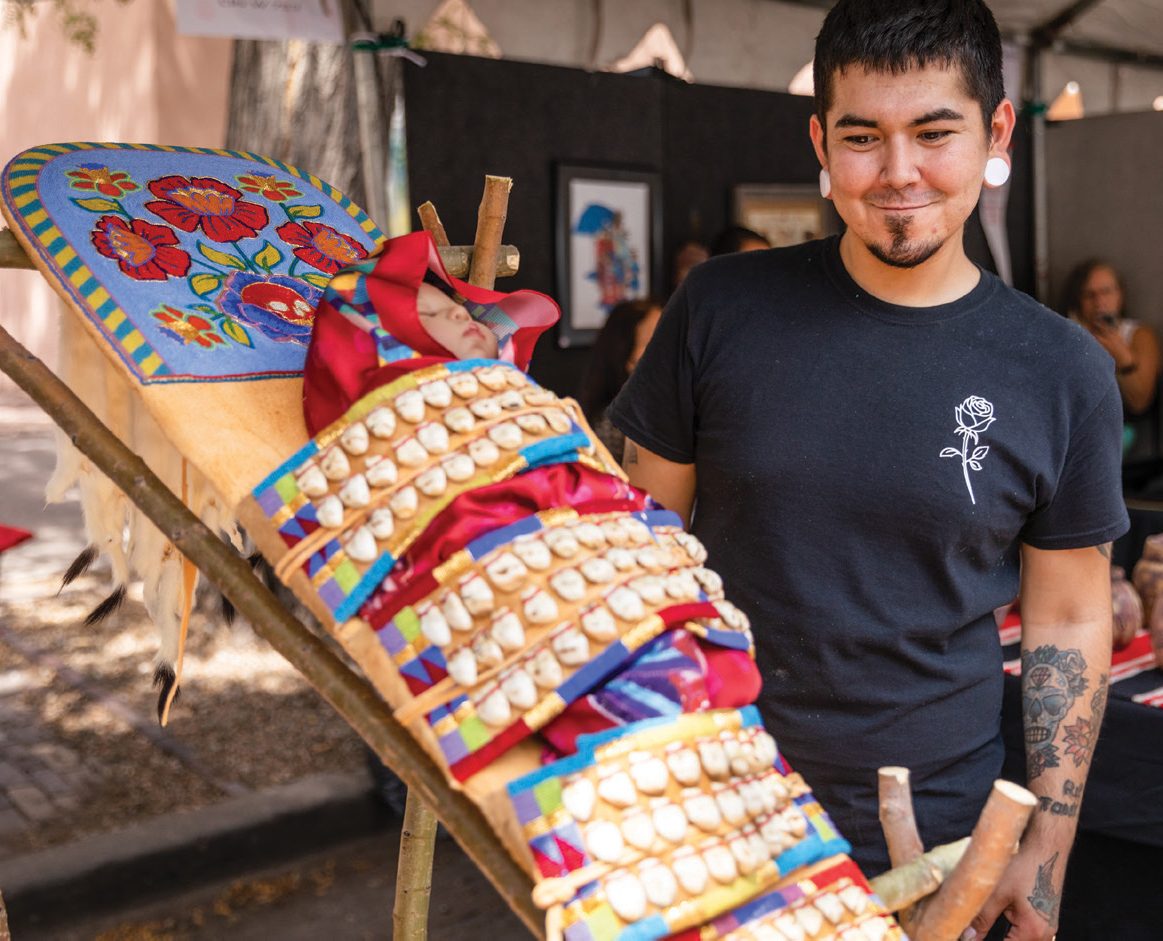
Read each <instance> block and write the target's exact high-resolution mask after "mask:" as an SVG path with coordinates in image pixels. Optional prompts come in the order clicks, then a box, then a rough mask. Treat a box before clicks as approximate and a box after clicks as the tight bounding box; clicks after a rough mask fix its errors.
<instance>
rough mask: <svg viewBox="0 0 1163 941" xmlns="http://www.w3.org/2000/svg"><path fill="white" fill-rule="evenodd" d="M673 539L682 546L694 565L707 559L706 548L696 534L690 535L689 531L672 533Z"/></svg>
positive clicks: (700, 563)
mask: <svg viewBox="0 0 1163 941" xmlns="http://www.w3.org/2000/svg"><path fill="white" fill-rule="evenodd" d="M674 541H675V542H677V543H678V544H679V545H680V546H682V548H683V551H684V552H685V553H686V554H687V555H689V556H690V557H691V559H693V560H694V562H695V564H696V565H702V564H703V563H704V562H706V561H707V550H706V548H705V547H704V546H703V544H702V543H701V542H699V540H698V537H697V536H692V535H691V534H690V533H686V532H682V533H675V534H674Z"/></svg>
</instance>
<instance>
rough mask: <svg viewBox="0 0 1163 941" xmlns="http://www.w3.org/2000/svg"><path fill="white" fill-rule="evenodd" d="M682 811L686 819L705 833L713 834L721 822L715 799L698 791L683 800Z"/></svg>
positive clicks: (721, 816)
mask: <svg viewBox="0 0 1163 941" xmlns="http://www.w3.org/2000/svg"><path fill="white" fill-rule="evenodd" d="M682 809H683V810H685V811H686V815H687V819H688V820H689V821H690V822H691V823H693V824H694V825H695V826H696V827H698V828H699V829H700V830H702V831H703V832H705V833H714V832H715V831H716V830H718V829H719V824H721V823H722V822H723V815H722V814H721V813H720V812H719V805H718V804H716V803H715V799H714V798H713V797H711V795H710V794H704V793H703V792H702V791H699V790H694V793H693V794H691V796H690V797H686V798H684V800H683V802H682Z"/></svg>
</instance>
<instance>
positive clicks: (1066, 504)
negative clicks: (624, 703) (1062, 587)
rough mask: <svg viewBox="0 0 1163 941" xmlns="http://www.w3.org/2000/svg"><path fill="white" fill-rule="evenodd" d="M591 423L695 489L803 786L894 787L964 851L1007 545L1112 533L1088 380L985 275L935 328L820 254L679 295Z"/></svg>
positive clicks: (1083, 353) (988, 755)
mask: <svg viewBox="0 0 1163 941" xmlns="http://www.w3.org/2000/svg"><path fill="white" fill-rule="evenodd" d="M611 417H612V419H613V421H614V423H615V424H616V425H617V426H618V427H619V428H621V429H622V431H624V432H625V433H626V435H627V437H628V438H630V439H632V440H633V441H635V442H637V443H638V444H640V445H642V446H644V447H646V448H648V449H649V450H651V451H653V452H654V453H656V454H658V455H660V456H662V457H664V458H667V459H668V460H671V461H676V462H679V463H694V464H695V465H696V471H697V485H696V486H697V490H696V511H695V519H694V524H693V531H694V532H695V533H696V534H697V535H698V536H699V538H700V539H702V541H703V542H704V543H705V544H706V546H707V549H708V550H709V553H710V558H709V563H708V564H710V565H712V566H713V567H714V568H715V569H716V570H717V571H718V572H720V573H721V574H722V576H723V578H724V580H725V583H726V587H727V592H728V596H729V597H730V598H731V599H732V600H733V601H734V602H735V603H737V604H738V605H739V606H740V607H741V608H743V609H744V611H746V612H747V613H748V615H749V616H750V617H751V619H752V627H753V630H754V633H755V640H756V647H757V655H758V660H759V665H760V668H761V670H762V673H763V680H764V686H763V691H762V693H761V695H760V701H759V705H760V708H761V710H762V711H763V713H764V716H765V719H766V721H767V722H768V725H769V727H770V728H771V730H772V732H773V734H774V735H775V736H776V738H777V740H778V741H779V742H780V745H781V747H782V748H783V750H784V751H785V753H786V754H787V755H788V757H789V760H790V761H791V762H792V763H793V765H797V764H798V765H799V767H800V770H802V771H803V772H804V774H805V777H807V779H808V783H809V784H811V785H813V786H814V787H816V788H817V790H818V791H819V790H822V789H823V790H826V789H827V788H828V787H830V786H831V785H830V784H829V783H828V782H829V781H835V782H837V787H840V786H841V785H842V784H843V783H844V782H848V783H850V784H852V786H853V787H857V786H858V787H859V788H860V790H861V792H862V793H864V792H865V791H866V792H867V795H868V796H869V797H871V795H872V793H873V790H872V789H873V788H874V786H875V769H876V768H877V767H879V766H881V765H889V764H891V765H905V766H909V767H912V768H913V769H914V780H915V781H916V780H918V779H926V780H930V781H931V787H930V792H931V793H932V794H937V795H941V800H943V801H944V808H943V809H939V808H935V809H934V810H933V811H932V813H931V816H933V817H934V818H941V819H944V820H949V821H954V823H953V825H954V826H962V823H961V822H957V821H955V818H956V817H960V816H962V813H960V812H961V810H962V806H961V805H964V804H965V803H966V801H967V799H968V803H969V804H971V805H973V806H969V807H967V808H965V812H964V815H963V816H964V819H965V820H966V821H968V824H969V825H970V826H971V825H972V821H973V820H974V819H975V817H976V814H977V811H978V810H979V809H980V804H979V803H977V801H978V800H979V799H984V796H985V795H986V793H987V792H988V788H989V785H990V783H991V782H992V780H993V778H994V777H995V776H996V774H997V771H998V769H999V768H1000V760H1001V753H1000V744H999V743H1000V739H999V716H1000V708H1001V681H1002V669H1001V655H1000V648H999V644H998V639H997V632H996V627H995V624H994V620H993V610H994V608H996V607H998V606H999V605H1001V604H1004V603H1006V602H1008V601H1010V600H1012V599H1013V597H1014V595H1015V594H1016V593H1017V590H1018V568H1019V547H1020V544H1021V543H1023V542H1025V543H1028V544H1030V545H1031V546H1034V547H1036V548H1041V549H1066V548H1078V547H1083V546H1090V545H1097V544H1100V543H1104V542H1109V541H1111V540H1113V539H1114V538H1115V537H1116V536H1118V535H1120V534H1121V533H1122V532H1124V531H1125V529H1126V527H1127V517H1126V510H1125V507H1124V505H1123V502H1122V496H1121V489H1120V474H1119V471H1120V467H1119V464H1120V434H1121V405H1120V398H1119V392H1118V388H1117V386H1116V383H1115V379H1114V371H1113V367H1112V361H1111V358H1110V356H1109V355H1107V354H1106V352H1105V351H1103V350H1102V348H1101V347H1099V346H1098V344H1097V343H1096V342H1095V341H1094V340H1093V339H1092V338H1091V337H1090V336H1089V335H1088V334H1086V332H1085V331H1083V330H1081V329H1080V328H1079V327H1077V326H1076V325H1074V324H1071V323H1069V322H1068V321H1067V320H1065V319H1064V318H1062V317H1059V316H1058V315H1056V314H1054V313H1053V312H1051V311H1049V310H1047V309H1046V308H1044V307H1042V306H1041V305H1039V304H1037V303H1036V302H1035V301H1033V300H1031V299H1030V298H1029V297H1027V296H1025V295H1023V294H1020V293H1019V292H1017V291H1014V290H1012V289H1010V288H1008V287H1006V286H1005V285H1004V284H1003V283H1002V282H1001V281H999V280H998V279H997V278H995V277H994V276H993V275H991V274H988V273H985V272H983V273H982V275H981V279H980V281H979V283H978V285H977V286H976V287H975V288H974V289H973V290H972V291H971V292H970V293H969V294H967V295H965V296H964V297H962V298H961V299H959V300H957V301H955V302H953V303H950V304H944V305H941V306H938V307H930V308H908V307H900V306H897V305H893V304H888V303H885V302H883V301H880V300H878V299H877V298H874V297H871V296H870V295H868V294H867V292H865V291H863V290H862V289H861V288H860V287H859V286H858V285H857V284H856V282H854V281H853V280H852V278H851V277H850V276H849V275H848V273H847V272H846V271H845V269H844V266H843V264H842V262H841V260H840V255H839V239H838V237H834V238H831V239H826V240H823V241H818V242H810V243H807V244H804V245H799V246H795V247H792V248H786V249H773V250H770V251H763V252H751V253H747V254H740V255H730V256H724V257H722V258H715V259H712V260H711V261H709V262H707V263H705V264H703V265H701V266H699V267H698V268H696V269H695V270H694V271H692V273H691V275H690V276H689V277H688V279H687V280H686V281H685V282H684V284H683V286H682V287H681V288H680V290H679V291H678V293H677V294H676V295H675V297H674V298H673V299H672V300H671V302H670V304H669V305H668V306H667V309H666V312H665V314H664V316H663V318H662V320H661V322H660V324H659V326H658V330H657V332H656V333H655V335H654V338H653V340H652V341H651V343H650V345H649V347H648V348H647V350H646V352H645V354H644V356H643V357H642V359H641V361H640V362H639V363H638V366H637V368H636V369H635V371H634V373H633V374H632V376H631V378H630V381H629V382H628V383H627V385H626V387H625V388H624V389H623V391H622V393H621V394H620V395H619V397H618V398H617V400H616V401H615V403H614V405H613V406H612V408H611ZM967 765H973V766H974V767H973V768H972V769H971V768H969V767H967ZM813 773H814V775H815V776H816V780H813ZM821 785H824V787H823V788H821ZM850 797H851V795H850V794H848V795H841V794H839V792H837V797H836V799H835V804H834V806H839V805H841V804H843V803H845V802H846V801H848V800H849V799H850ZM922 801H923V796H922ZM958 801H960V802H961V805H958ZM856 803H860V800H857V801H856ZM825 806H828V802H827V801H826V800H825ZM953 806H955V807H956V811H957V812H956V813H954V812H952V811H951V809H950V808H951V807H953ZM830 809H831V808H830ZM921 810H922V808H919V813H918V816H919V817H920V816H922V813H921ZM865 811H866V812H870V813H871V818H870V819H871V821H872V824H874V823H875V805H874V804H873V805H872V806H871V807H870V808H865ZM841 816H843V814H841ZM865 818H866V819H864V820H858V819H856V816H853V817H852V819H851V821H850V825H849V827H848V830H847V832H846V835H848V836H849V839H851V840H853V842H854V843H859V842H860V840H861V834H860V833H859V832H853V828H855V829H856V830H859V829H860V828H862V827H863V826H864V825H865V824H867V823H868V822H869V818H868V817H867V813H866V814H865ZM922 825H923V821H922ZM841 826H842V828H844V823H843V821H841ZM875 829H877V830H878V829H879V828H875ZM968 832H969V831H968V829H964V830H962V831H961V832H957V831H954V832H953V833H952V834H950V836H953V837H956V836H963V835H965V833H968Z"/></svg>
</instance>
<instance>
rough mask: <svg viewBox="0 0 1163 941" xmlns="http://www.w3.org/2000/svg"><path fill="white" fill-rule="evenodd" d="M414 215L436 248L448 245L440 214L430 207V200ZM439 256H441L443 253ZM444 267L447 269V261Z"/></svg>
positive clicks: (420, 206)
mask: <svg viewBox="0 0 1163 941" xmlns="http://www.w3.org/2000/svg"><path fill="white" fill-rule="evenodd" d="M416 215H418V216H419V217H420V225H422V226H423V227H424V231H425V232H427V233H428V234H429V235H431V236H432V241H434V242H435V243H436V247H437V248H442V247H444V246H445V245H448V244H449V243H448V233H447V232H445V231H444V223H443V222H441V221H440V213H438V212H437V211H436V207H435V206H434V205H432V200H428V201H427V202H423V203H421V204H420V205H419V206H418V207H416ZM440 254H441V255H442V256H443V255H444V252H441V253H440ZM444 266H445V267H446V268H447V267H448V262H447V261H445V263H444ZM449 274H452V272H451V271H450V272H449ZM457 277H459V275H458V276H457Z"/></svg>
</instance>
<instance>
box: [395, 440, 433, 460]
mask: <svg viewBox="0 0 1163 941" xmlns="http://www.w3.org/2000/svg"><path fill="white" fill-rule="evenodd" d="M396 460H397V461H399V462H400V463H401V464H402V465H404V467H419V466H420V465H421V464H423V463H424V462H425V461H427V460H428V452H427V451H426V450H424V445H422V444H421V443H420V442H419V441H417V440H416V439H415V438H414V437H412V436H411V435H409V436H408V437H407V438H405V439H404V440H403V441H401V442H400V443H399V444H397V445H396Z"/></svg>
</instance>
